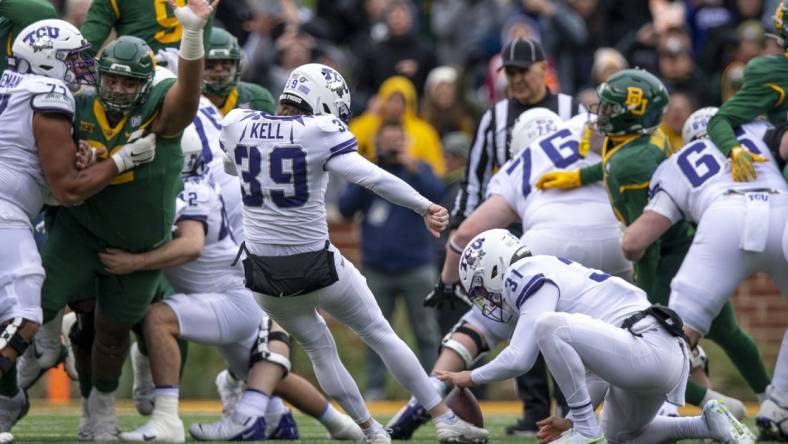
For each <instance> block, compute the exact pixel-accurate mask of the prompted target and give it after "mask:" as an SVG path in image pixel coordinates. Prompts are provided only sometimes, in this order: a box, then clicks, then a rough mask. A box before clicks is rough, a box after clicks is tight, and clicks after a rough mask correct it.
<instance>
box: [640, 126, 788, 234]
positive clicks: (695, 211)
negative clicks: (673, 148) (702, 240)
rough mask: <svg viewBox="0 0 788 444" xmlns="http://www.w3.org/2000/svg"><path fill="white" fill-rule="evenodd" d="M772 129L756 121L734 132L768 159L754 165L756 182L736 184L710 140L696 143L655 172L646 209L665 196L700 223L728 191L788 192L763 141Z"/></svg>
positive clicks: (701, 140)
mask: <svg viewBox="0 0 788 444" xmlns="http://www.w3.org/2000/svg"><path fill="white" fill-rule="evenodd" d="M769 128H771V126H770V125H769V124H768V123H766V122H763V121H755V122H752V123H748V124H745V125H742V126H740V127H738V128H736V129H735V132H736V137H737V139H738V141H739V144H740V145H741V146H742V147H745V148H747V149H748V150H750V151H752V152H753V153H755V154H759V155H761V156H763V157H766V158H767V159H769V161H768V162H755V163H753V166H754V167H755V170H756V171H757V173H758V177H757V179H755V180H754V181H752V182H735V181H734V180H733V178H732V177H731V173H730V164H729V162H728V159H727V158H726V157H725V155H724V154H722V152H720V150H719V149H717V147H716V146H715V145H714V143H713V142H712V141H711V139H708V138H705V139H700V140H696V141H694V142H690V143H689V144H687V145H685V146H684V147H682V148H681V150H679V151H677V152H676V153H675V154H673V155H672V156H670V157H669V158H668V159H667V160H665V161H664V162H662V163H661V164H660V166H659V167H658V168H657V170H656V171H655V172H654V175H653V177H652V178H651V186H650V189H649V202H650V203H649V206H647V207H646V209H650V206H651V205H652V204H653V203H654V202H655V199H656V198H657V197H658V194H660V193H665V194H667V196H669V197H670V201H672V203H673V204H675V206H676V207H677V208H678V209H679V210H681V212H682V213H683V215H684V217H685V218H686V219H689V220H692V221H695V222H700V219H701V216H703V213H704V212H705V211H706V209H707V208H709V206H710V205H711V204H712V203H713V202H714V201H715V200H716V199H718V198H719V197H721V196H723V195H725V193H726V192H729V190H733V191H740V192H745V191H767V190H776V191H781V192H783V193H785V192H788V184H786V183H785V179H784V178H783V176H782V174H781V173H780V171H779V169H778V168H777V164H776V163H775V161H774V158H773V157H772V153H771V152H770V150H769V148H768V147H767V146H766V144H765V143H764V142H763V136H764V134H765V133H766V130H768V129H769ZM658 212H659V211H658ZM660 213H661V212H660Z"/></svg>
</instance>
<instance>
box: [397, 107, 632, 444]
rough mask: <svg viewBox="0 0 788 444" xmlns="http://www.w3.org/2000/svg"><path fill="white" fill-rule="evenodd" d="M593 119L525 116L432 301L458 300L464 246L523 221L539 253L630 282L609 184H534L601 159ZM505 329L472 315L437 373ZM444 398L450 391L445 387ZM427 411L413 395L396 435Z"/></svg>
mask: <svg viewBox="0 0 788 444" xmlns="http://www.w3.org/2000/svg"><path fill="white" fill-rule="evenodd" d="M588 118H589V116H588V114H580V115H578V116H575V117H573V118H572V119H570V120H569V121H566V122H562V121H561V119H560V118H559V117H558V115H556V114H555V113H553V112H552V111H550V110H547V109H545V108H534V109H531V110H528V111H526V112H524V113H523V114H522V115H520V117H519V118H518V120H517V122H516V123H515V125H514V128H513V129H512V145H511V146H512V147H513V148H514V147H517V148H520V149H518V150H516V151H515V152H513V153H512V159H511V160H509V161H508V162H507V163H505V164H504V165H503V166H502V167H501V169H500V170H499V171H498V172H497V173H496V174H495V175H494V176H493V177H492V179H491V180H490V184H489V185H488V188H487V189H488V197H487V199H486V200H485V201H484V202H483V203H482V204H481V205H480V206H479V207H478V208H476V210H474V212H473V213H471V214H470V215H469V216H468V218H467V219H465V220H464V221H463V223H462V224H461V225H460V226H459V227H458V228H457V231H456V232H455V233H454V234H453V235H452V238H451V240H450V241H449V242H448V243H447V248H446V260H445V262H444V265H443V272H442V273H441V282H440V283H439V284H438V285H437V286H436V289H435V291H434V292H433V293H432V294H431V295H430V297H428V299H427V301H426V303H428V304H432V303H434V304H437V303H438V302H442V301H443V299H445V298H454V297H455V292H456V291H457V289H458V287H459V283H458V281H459V276H458V274H457V265H458V263H459V260H460V255H461V253H462V248H463V247H465V245H466V244H467V243H468V241H470V240H471V239H472V238H473V237H474V236H476V235H478V234H479V233H481V232H483V231H485V230H488V229H491V228H504V227H508V226H509V225H511V224H512V223H513V222H515V221H516V220H517V218H518V217H519V218H520V220H521V221H522V224H523V230H524V234H523V236H522V238H521V239H522V241H523V242H524V243H525V244H527V245H529V248H531V245H532V244H533V245H534V247H533V249H532V251H533V252H534V253H535V254H550V255H555V256H562V257H566V258H569V259H571V260H574V261H577V262H580V263H583V264H587V265H588V266H590V267H594V268H598V269H600V270H604V271H606V272H608V273H610V274H614V275H617V276H620V277H623V278H625V279H629V278H630V277H631V276H630V275H631V268H632V267H631V265H630V263H629V262H628V261H627V260H626V258H624V255H623V253H622V251H621V246H620V243H619V242H620V241H619V239H620V238H621V224H620V223H619V222H618V221H617V220H616V218H615V216H614V215H613V211H612V210H611V208H610V203H609V202H608V198H607V194H606V193H605V190H604V188H603V186H602V185H600V184H596V185H590V186H587V187H582V188H576V189H574V190H570V191H565V192H556V191H555V190H540V189H538V188H536V186H535V183H536V181H537V179H538V178H539V177H541V175H542V174H543V173H545V172H547V171H551V170H553V169H555V168H559V169H574V168H579V167H582V166H585V165H593V164H595V163H598V162H600V161H601V158H600V156H599V155H598V154H596V153H595V152H590V151H589V152H587V153H585V155H581V153H580V152H579V151H580V150H579V146H580V143H581V141H582V137H583V133H584V131H585V128H586V123H587V122H588ZM510 334H511V331H510V329H509V328H508V326H507V325H506V324H502V323H500V322H495V321H493V320H491V319H489V318H486V317H484V316H482V315H481V313H480V312H479V311H478V310H473V309H471V310H469V311H468V313H466V314H465V315H464V316H463V317H462V318H461V320H460V321H459V322H458V323H457V325H456V326H455V327H454V328H453V329H452V330H451V331H450V332H449V333H448V334H447V335H446V337H445V338H444V339H443V341H442V346H441V348H442V350H441V356H440V358H439V359H438V361H437V362H436V364H435V367H434V368H433V369H434V370H449V371H458V370H464V369H466V368H471V367H472V366H473V364H474V363H475V362H477V361H478V360H479V359H481V357H483V355H484V354H486V352H487V351H489V350H490V349H493V348H495V346H496V345H497V344H498V343H499V342H501V341H505V340H507V339H508V338H509V336H510ZM441 386H442V388H443V393H444V394H445V393H447V392H448V389H450V388H451V387H450V386H448V385H446V384H441ZM425 419H426V418H425V415H424V413H423V408H422V407H421V406H420V405H419V404H418V402H417V401H416V399H414V398H411V400H410V401H409V402H408V405H407V406H405V407H404V408H403V409H402V410H401V411H400V413H399V414H397V415H396V416H395V417H394V418H392V420H391V422H389V424H388V425H387V428H390V429H391V430H392V437H394V438H396V439H409V438H410V436H411V435H412V434H413V432H414V431H415V429H416V427H418V426H420V425H421V424H422V423H424V422H425Z"/></svg>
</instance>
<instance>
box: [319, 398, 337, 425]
mask: <svg viewBox="0 0 788 444" xmlns="http://www.w3.org/2000/svg"><path fill="white" fill-rule="evenodd" d="M340 418H341V416H340V415H339V412H338V411H337V409H335V408H334V406H333V405H332V404H331V403H330V402H328V401H326V409H325V410H323V413H321V414H320V416H319V417H318V418H317V420H318V421H320V423H321V424H323V425H324V426H326V427H328V426H330V425H334V424H336V423H338V422H339V419H340Z"/></svg>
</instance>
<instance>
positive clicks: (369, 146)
mask: <svg viewBox="0 0 788 444" xmlns="http://www.w3.org/2000/svg"><path fill="white" fill-rule="evenodd" d="M372 100H374V101H375V102H374V103H373V104H372V106H370V107H369V108H368V110H367V111H365V112H364V113H363V114H362V115H360V116H359V117H358V118H356V119H353V120H351V121H350V132H352V133H353V135H355V136H356V140H358V152H359V153H360V154H361V155H362V156H364V157H366V158H367V159H369V160H370V161H373V162H374V161H375V160H376V159H377V152H376V149H375V134H376V133H377V131H378V128H379V127H380V124H381V123H382V122H383V121H388V120H393V121H398V122H400V123H402V127H403V128H404V129H405V134H407V136H408V139H409V140H408V152H409V153H410V154H411V155H412V156H413V157H415V158H416V159H419V160H421V161H423V162H425V163H427V164H428V165H429V166H431V167H432V171H434V172H435V174H436V175H438V176H443V174H444V173H445V172H446V165H445V164H444V163H443V155H442V149H441V142H440V137H439V136H438V133H437V131H435V129H434V128H433V127H432V126H430V124H429V123H427V122H426V121H425V120H423V119H420V118H419V117H417V115H416V104H417V103H418V99H417V97H416V88H415V87H414V86H413V83H411V81H410V80H408V79H407V78H405V77H402V76H394V77H389V78H388V79H386V81H385V82H383V84H382V85H380V89H379V90H378V94H377V96H376V97H375V98H374V99H372Z"/></svg>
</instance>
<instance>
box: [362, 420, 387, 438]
mask: <svg viewBox="0 0 788 444" xmlns="http://www.w3.org/2000/svg"><path fill="white" fill-rule="evenodd" d="M361 431H363V432H364V436H372V435H374V434H376V433H379V432H384V431H385V430H383V426H382V425H380V423H379V422H377V421H375V420H373V421H372V425H370V426H369V427H367V428H366V429H363V428H362V429H361Z"/></svg>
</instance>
